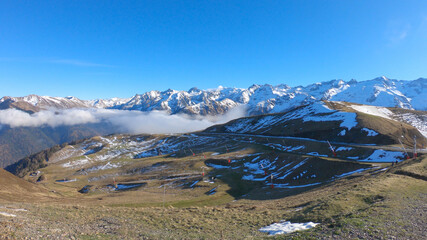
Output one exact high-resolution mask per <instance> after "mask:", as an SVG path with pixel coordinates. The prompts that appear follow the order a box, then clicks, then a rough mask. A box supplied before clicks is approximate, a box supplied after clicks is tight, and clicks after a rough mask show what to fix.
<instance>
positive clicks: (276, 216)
mask: <svg viewBox="0 0 427 240" xmlns="http://www.w3.org/2000/svg"><path fill="white" fill-rule="evenodd" d="M426 167H427V158H426V157H422V158H419V159H416V160H409V161H407V162H404V163H400V164H398V165H397V166H394V167H392V168H390V169H389V170H387V171H383V172H378V173H375V174H365V175H363V176H360V177H354V178H351V177H350V178H344V179H341V180H338V181H336V182H333V183H330V184H328V185H324V186H322V187H319V188H314V189H311V190H308V191H305V192H301V193H299V194H296V195H295V194H293V195H290V194H288V193H287V192H286V191H285V190H283V189H281V190H280V189H271V190H270V189H265V192H264V193H263V194H266V195H271V196H279V195H280V196H282V197H280V198H274V199H275V200H249V199H240V200H233V199H232V198H230V196H227V195H224V196H223V197H220V196H219V197H218V199H216V200H215V201H214V202H211V203H209V202H206V205H209V206H203V205H204V204H203V199H196V200H194V201H195V202H194V203H191V202H188V201H187V202H185V203H181V204H180V203H179V202H176V203H175V204H165V205H166V206H165V207H160V206H158V207H150V206H139V205H137V204H136V205H117V204H116V205H114V204H109V205H108V204H107V205H101V204H99V205H98V204H96V203H94V202H93V201H92V202H84V201H79V200H74V201H71V200H69V201H66V202H63V201H61V200H52V201H47V202H40V203H31V202H26V203H13V202H10V201H8V202H1V203H0V239H25V238H30V239H52V238H53V239H64V238H65V239H426V238H427V233H426V231H425V226H426V219H427V218H426V210H427V184H426V181H425V180H423V179H420V177H419V176H424V177H425V176H426V174H425V173H426ZM408 173H414V174H416V175H413V174H412V175H411V174H408ZM414 176H415V177H414ZM421 178H422V177H421ZM287 195H289V196H287ZM197 201H198V204H196V202H197ZM214 204H217V205H216V206H212V205H214ZM170 205H172V206H170ZM190 206H191V207H190ZM2 213H7V214H13V215H15V217H11V216H6V215H5V214H2ZM280 220H290V221H292V222H307V221H313V222H318V223H321V224H320V225H318V226H317V227H316V228H314V229H311V230H307V231H303V232H295V233H292V234H288V235H278V236H268V235H267V234H265V233H262V232H259V231H258V229H259V228H261V227H264V226H267V225H269V224H271V223H274V222H278V221H280Z"/></svg>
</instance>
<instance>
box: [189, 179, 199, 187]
mask: <svg viewBox="0 0 427 240" xmlns="http://www.w3.org/2000/svg"><path fill="white" fill-rule="evenodd" d="M198 182H199V180H197V181H194V182H193V183H192V184H191V185H190V188H193V187H194V186H195V185H196V184H197V183H198Z"/></svg>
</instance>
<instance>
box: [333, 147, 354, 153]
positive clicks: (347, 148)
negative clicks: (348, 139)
mask: <svg viewBox="0 0 427 240" xmlns="http://www.w3.org/2000/svg"><path fill="white" fill-rule="evenodd" d="M350 150H353V148H352V147H339V148H337V149H336V150H335V152H339V151H350Z"/></svg>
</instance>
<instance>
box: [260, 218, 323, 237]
mask: <svg viewBox="0 0 427 240" xmlns="http://www.w3.org/2000/svg"><path fill="white" fill-rule="evenodd" d="M318 224H319V223H313V222H307V223H291V222H290V221H284V220H282V221H280V222H279V223H273V224H271V225H269V226H267V227H263V228H260V229H259V231H261V232H266V233H268V234H270V235H277V234H285V233H291V232H295V231H301V230H307V229H310V228H313V227H315V226H317V225H318Z"/></svg>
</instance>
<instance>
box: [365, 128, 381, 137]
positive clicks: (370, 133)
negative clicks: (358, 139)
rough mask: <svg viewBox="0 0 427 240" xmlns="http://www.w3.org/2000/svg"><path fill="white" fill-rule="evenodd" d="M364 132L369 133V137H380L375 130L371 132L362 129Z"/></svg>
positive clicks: (367, 129)
mask: <svg viewBox="0 0 427 240" xmlns="http://www.w3.org/2000/svg"><path fill="white" fill-rule="evenodd" d="M362 131H365V132H367V133H368V137H374V136H377V135H378V133H377V132H375V131H374V130H371V129H369V128H362Z"/></svg>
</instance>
